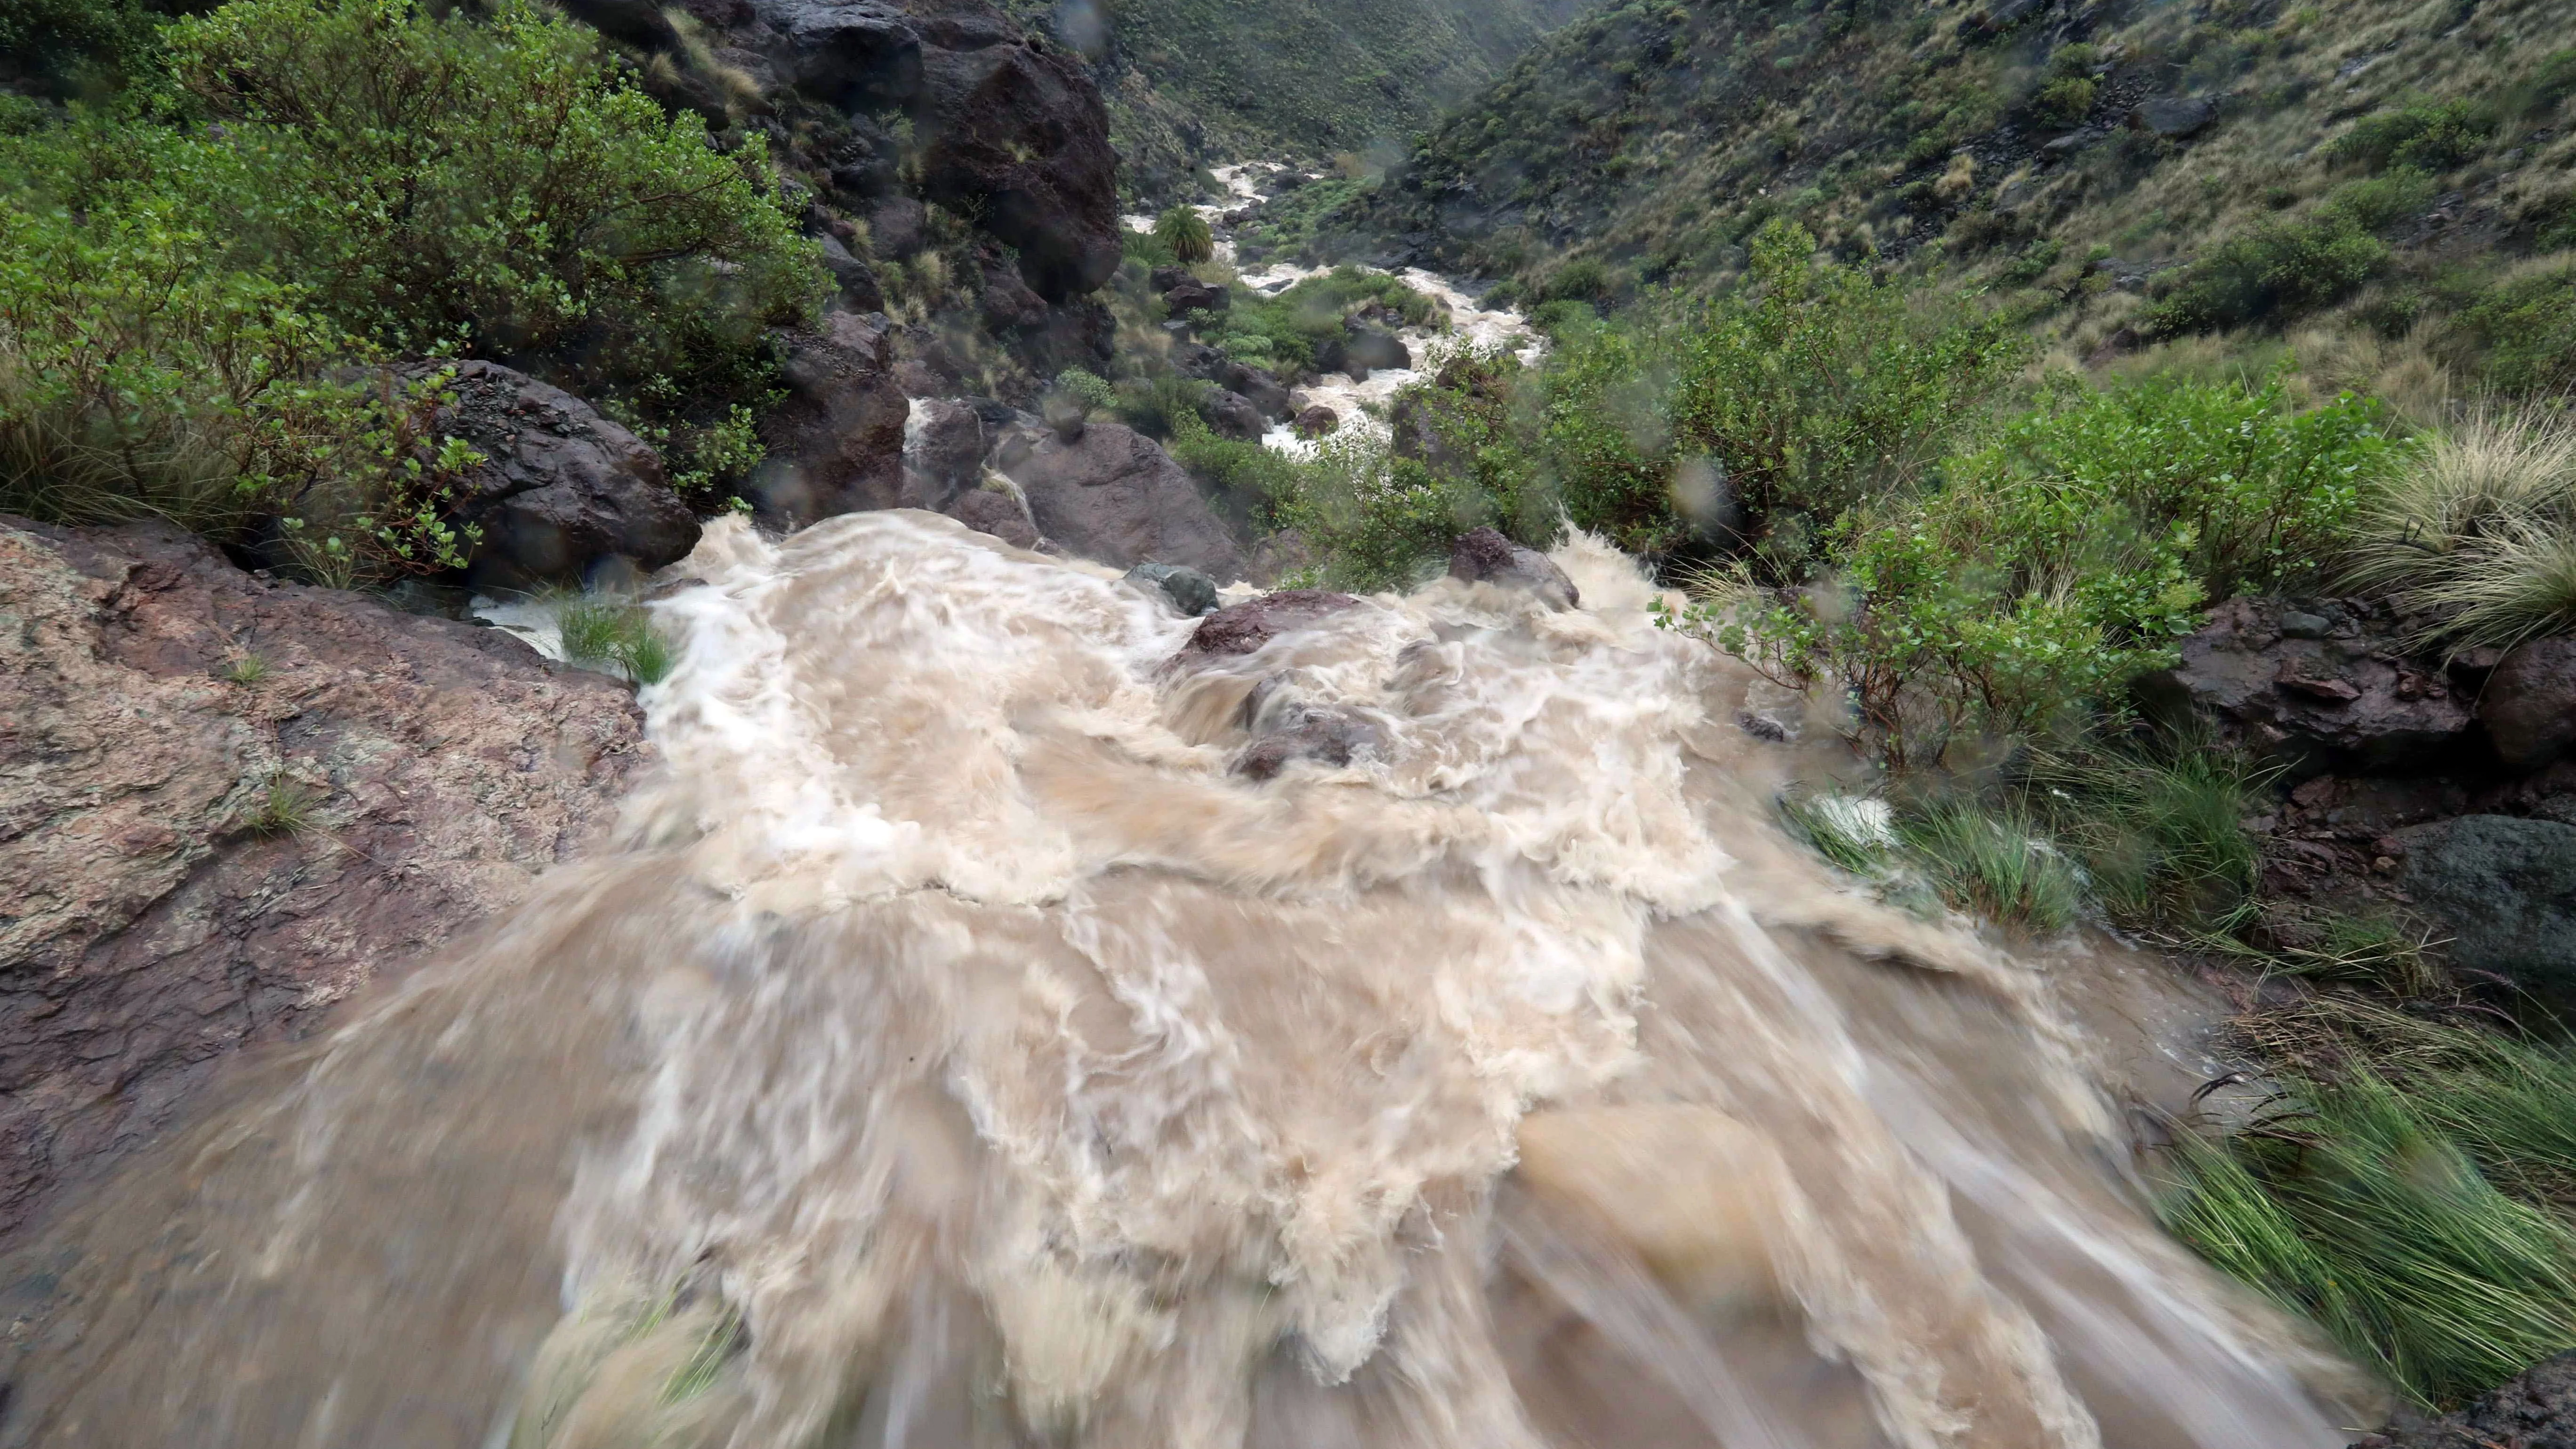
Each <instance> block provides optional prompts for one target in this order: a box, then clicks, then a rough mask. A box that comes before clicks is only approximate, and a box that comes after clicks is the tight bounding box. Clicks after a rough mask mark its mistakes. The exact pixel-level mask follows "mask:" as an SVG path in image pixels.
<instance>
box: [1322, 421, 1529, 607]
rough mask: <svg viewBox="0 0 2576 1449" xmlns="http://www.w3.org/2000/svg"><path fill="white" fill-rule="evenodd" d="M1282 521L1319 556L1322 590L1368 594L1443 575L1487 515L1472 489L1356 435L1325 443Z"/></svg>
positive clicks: (1377, 441) (1352, 431)
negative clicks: (1462, 540)
mask: <svg viewBox="0 0 2576 1449" xmlns="http://www.w3.org/2000/svg"><path fill="white" fill-rule="evenodd" d="M1278 517H1279V521H1280V523H1281V524H1282V525H1283V526H1284V527H1288V528H1293V529H1295V530H1297V531H1298V533H1299V534H1301V535H1302V536H1303V537H1304V538H1305V540H1306V543H1307V546H1308V547H1309V548H1310V549H1312V550H1313V551H1314V554H1315V557H1316V559H1317V566H1316V577H1315V580H1314V581H1315V582H1316V583H1319V584H1322V585H1324V586H1327V587H1331V588H1341V589H1353V590H1361V591H1367V590H1376V589H1403V588H1410V587H1412V586H1413V585H1415V584H1417V583H1420V582H1422V580H1423V579H1424V578H1426V577H1429V576H1430V575H1433V574H1436V573H1438V572H1439V570H1440V564H1441V561H1443V560H1445V559H1447V558H1448V556H1449V548H1450V545H1451V544H1452V543H1453V542H1454V541H1455V540H1456V539H1457V537H1458V535H1459V534H1460V533H1461V532H1464V531H1465V530H1466V529H1469V528H1472V527H1475V526H1476V525H1477V524H1478V523H1481V522H1483V521H1484V517H1485V514H1484V503H1483V500H1481V499H1480V498H1479V497H1478V496H1477V495H1476V493H1475V490H1474V489H1473V488H1472V487H1468V486H1465V485H1462V484H1460V483H1457V482H1455V481H1453V480H1449V479H1445V478H1441V477H1439V476H1437V475H1435V474H1434V473H1432V471H1431V470H1430V469H1428V468H1426V467H1424V466H1423V465H1422V464H1421V463H1419V462H1416V461H1414V460H1413V459H1410V458H1399V457H1396V456H1394V455H1393V454H1392V453H1390V452H1389V451H1388V450H1387V447H1386V444H1385V443H1384V441H1382V440H1380V439H1378V438H1376V437H1374V436H1372V435H1370V434H1368V433H1366V432H1364V431H1362V430H1360V429H1356V428H1351V429H1344V430H1343V431H1342V432H1339V433H1336V434H1334V435H1333V436H1332V437H1330V438H1327V439H1325V440H1324V442H1323V443H1322V445H1321V446H1319V447H1318V448H1317V449H1316V451H1315V457H1314V459H1313V461H1311V462H1309V463H1307V464H1305V465H1304V466H1302V467H1301V468H1300V469H1299V470H1298V474H1297V484H1296V491H1295V493H1294V494H1293V495H1292V496H1291V497H1290V498H1289V499H1288V500H1287V502H1286V504H1285V506H1283V507H1281V508H1280V509H1279V511H1278Z"/></svg>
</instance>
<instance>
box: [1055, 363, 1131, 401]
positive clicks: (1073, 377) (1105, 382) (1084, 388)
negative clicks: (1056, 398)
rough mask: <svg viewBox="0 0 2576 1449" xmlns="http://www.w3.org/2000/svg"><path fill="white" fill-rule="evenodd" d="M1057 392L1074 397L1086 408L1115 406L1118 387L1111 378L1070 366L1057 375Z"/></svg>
mask: <svg viewBox="0 0 2576 1449" xmlns="http://www.w3.org/2000/svg"><path fill="white" fill-rule="evenodd" d="M1055 388H1056V391H1057V392H1060V393H1062V394H1064V395H1065V396H1066V397H1069V398H1072V399H1073V400H1074V401H1076V402H1079V403H1081V404H1082V405H1083V406H1084V407H1086V408H1115V407H1116V406H1118V389H1117V388H1116V387H1115V386H1113V385H1111V383H1110V381H1109V379H1107V378H1105V377H1102V376H1101V375H1100V374H1098V373H1096V372H1088V371H1085V370H1084V369H1082V368H1079V367H1068V368H1066V369H1065V370H1064V371H1062V372H1059V373H1057V374H1056V375H1055Z"/></svg>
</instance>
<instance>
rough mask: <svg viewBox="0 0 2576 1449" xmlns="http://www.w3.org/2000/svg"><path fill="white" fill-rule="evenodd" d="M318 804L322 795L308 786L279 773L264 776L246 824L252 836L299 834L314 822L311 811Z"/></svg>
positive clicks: (310, 828) (306, 830)
mask: <svg viewBox="0 0 2576 1449" xmlns="http://www.w3.org/2000/svg"><path fill="white" fill-rule="evenodd" d="M321 806H322V798H321V797H320V796H319V795H317V794H315V793H314V791H313V789H312V787H311V786H308V785H306V784H305V783H304V782H303V781H301V780H298V779H295V778H294V777H293V776H291V775H287V774H285V773H284V772H280V773H278V774H274V775H271V776H269V777H268V785H267V787H266V788H265V789H263V790H262V791H261V792H260V797H259V805H258V808H256V809H255V810H253V811H252V812H251V816H250V819H249V820H248V821H247V822H246V824H247V825H248V826H249V828H250V832H251V833H252V834H253V835H259V836H278V835H285V836H301V835H303V834H305V833H307V832H309V831H311V830H312V829H313V828H314V827H315V825H316V824H317V823H318V822H317V821H316V819H315V812H316V811H318V810H319V809H320V808H321Z"/></svg>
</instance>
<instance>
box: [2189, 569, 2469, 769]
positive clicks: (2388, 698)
mask: <svg viewBox="0 0 2576 1449" xmlns="http://www.w3.org/2000/svg"><path fill="white" fill-rule="evenodd" d="M2285 612H2286V613H2287V614H2289V615H2291V616H2294V617H2296V618H2299V619H2303V620H2304V619H2318V618H2323V619H2325V620H2326V621H2327V628H2326V632H2325V636H2324V637H2309V638H2301V637H2297V636H2296V635H2294V634H2292V633H2290V632H2289V630H2288V628H2285V625H2291V626H2292V627H2298V628H2301V629H2305V628H2306V627H2307V626H2306V624H2305V623H2304V622H2302V623H2297V624H2293V622H2292V619H2291V618H2285V617H2284V615H2285ZM2401 633H2402V631H2401V630H2400V629H2399V628H2398V627H2397V626H2396V624H2395V621H2393V620H2389V619H2384V618H2381V617H2379V616H2378V615H2376V614H2374V613H2372V612H2371V611H2370V606H2368V605H2365V604H2361V603H2358V602H2337V603H2332V604H2328V605H2324V606H2321V607H2319V608H2317V609H2315V610H2288V611H2285V610H2284V608H2283V606H2282V605H2281V604H2280V603H2279V602H2278V601H2277V600H2268V599H2230V600H2228V601H2227V602H2226V603H2223V604H2221V605H2219V606H2218V607H2217V608H2214V609H2212V610H2210V611H2209V613H2208V615H2207V618H2206V622H2205V623H2204V624H2203V625H2202V627H2201V628H2200V630H2199V631H2198V632H2196V633H2194V634H2193V635H2191V636H2190V637H2189V638H2187V639H2185V640H2183V641H2182V661H2181V663H2180V664H2178V665H2177V666H2175V667H2174V668H2173V669H2171V670H2167V671H2164V672H2162V673H2159V674H2157V675H2154V676H2152V677H2150V678H2149V679H2147V680H2145V681H2143V682H2142V683H2141V685H2140V693H2141V694H2142V695H2143V696H2144V697H2145V698H2146V699H2147V700H2148V702H2149V703H2150V704H2151V705H2153V706H2155V707H2157V708H2159V709H2161V710H2163V711H2165V712H2167V713H2175V712H2179V711H2183V710H2190V711H2194V712H2197V713H2198V714H2200V715H2202V716H2204V717H2206V718H2208V719H2210V720H2212V721H2214V722H2216V723H2217V724H2218V726H2219V728H2220V731H2221V733H2222V735H2223V736H2225V737H2226V738H2227V739H2228V740H2229V741H2230V742H2232V743H2237V744H2241V745H2243V746H2245V747H2247V748H2249V749H2251V750H2253V751H2255V752H2256V753H2258V754H2260V755H2263V756H2265V757H2267V758H2271V759H2276V760H2282V761H2286V762H2290V763H2293V764H2295V765H2297V766H2298V767H2299V768H2301V769H2307V770H2316V769H2324V768H2327V767H2329V766H2333V767H2338V768H2352V769H2361V770H2381V771H2385V770H2398V769H2404V768H2409V767H2412V766H2416V765H2440V764H2444V763H2452V762H2456V760H2457V758H2458V753H2457V752H2458V750H2459V749H2460V748H2461V746H2462V743H2463V740H2462V737H2463V736H2464V735H2465V734H2466V733H2467V731H2468V728H2469V724H2470V714H2469V707H2468V702H2467V701H2466V700H2465V699H2464V698H2462V697H2461V695H2460V692H2459V691H2458V690H2456V689H2454V688H2452V686H2451V684H2450V681H2449V680H2448V679H2447V678H2446V677H2445V675H2444V673H2443V671H2442V669H2441V668H2440V666H2439V664H2438V663H2437V662H2434V661H2429V660H2421V659H2413V658H2409V657H2408V656H2407V655H2406V654H2405V653H2404V650H2403V648H2402V646H2401V645H2400V644H2399V643H2398V642H2397V639H2398V637H2399V636H2400V634H2401Z"/></svg>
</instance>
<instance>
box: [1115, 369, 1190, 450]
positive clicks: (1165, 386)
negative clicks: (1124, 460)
mask: <svg viewBox="0 0 2576 1449" xmlns="http://www.w3.org/2000/svg"><path fill="white" fill-rule="evenodd" d="M1215 390H1216V389H1215V386H1214V385H1213V384H1211V383H1206V382H1202V381H1200V380H1199V379H1197V378H1194V377H1180V376H1176V375H1174V374H1172V373H1168V372H1158V373H1155V374H1153V375H1151V376H1147V377H1135V378H1129V379H1127V380H1126V381H1124V382H1121V383H1119V384H1118V386H1117V388H1116V390H1115V392H1114V393H1113V394H1112V396H1113V397H1114V399H1115V402H1114V404H1113V406H1114V407H1115V408H1116V411H1117V413H1118V419H1119V421H1121V422H1123V423H1125V424H1126V425H1127V426H1129V427H1131V428H1134V429H1135V430H1136V431H1138V432H1140V433H1143V434H1145V435H1146V436H1147V437H1151V438H1157V439H1160V438H1168V437H1170V436H1171V435H1172V434H1173V433H1174V432H1175V431H1176V430H1178V429H1179V427H1180V426H1181V420H1182V419H1183V418H1195V417H1197V416H1198V415H1199V405H1200V404H1201V403H1204V402H1205V401H1206V400H1207V399H1208V396H1209V395H1210V394H1211V393H1213V392H1214V391H1215Z"/></svg>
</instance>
